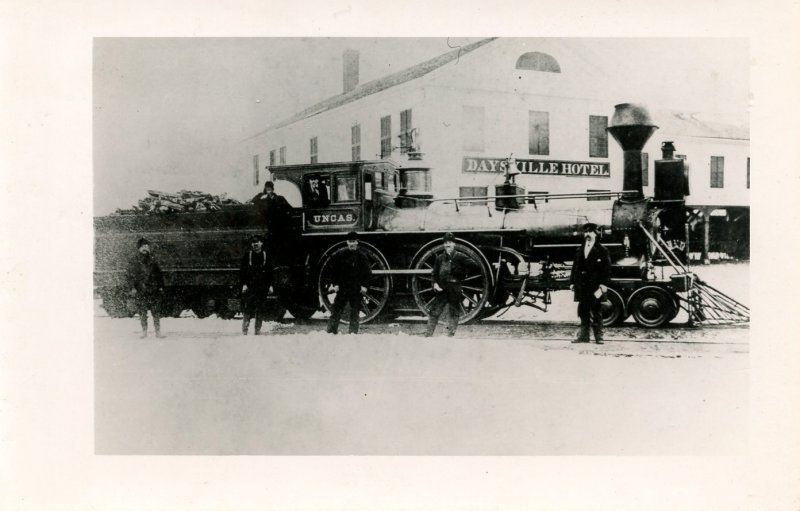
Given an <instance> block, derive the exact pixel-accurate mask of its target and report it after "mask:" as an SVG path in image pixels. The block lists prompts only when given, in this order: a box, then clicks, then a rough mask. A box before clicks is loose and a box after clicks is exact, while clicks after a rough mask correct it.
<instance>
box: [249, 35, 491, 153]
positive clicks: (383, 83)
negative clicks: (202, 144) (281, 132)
mask: <svg viewBox="0 0 800 511" xmlns="http://www.w3.org/2000/svg"><path fill="white" fill-rule="evenodd" d="M495 39H497V38H496V37H490V38H488V39H481V40H480V41H476V42H474V43H471V44H468V45H466V46H461V47H459V48H457V49H455V50H453V51H450V52H447V53H444V54H442V55H439V56H438V57H434V58H432V59H430V60H426V61H425V62H422V63H420V64H417V65H416V66H412V67H409V68H408V69H404V70H402V71H398V72H396V73H393V74H390V75H388V76H385V77H383V78H378V79H377V80H372V81H371V82H367V83H365V84H362V85H359V86H357V87H356V88H355V89H353V90H351V91H350V92H346V93H344V94H339V95H338V96H333V97H332V98H328V99H326V100H324V101H321V102H319V103H317V104H316V105H313V106H311V107H309V108H306V109H305V110H303V111H301V112H299V113H297V114H295V115H293V116H292V117H289V118H288V119H285V120H283V121H280V122H278V123H276V124H273V125H271V126H270V127H268V128H267V129H265V130H264V131H261V132H259V133H257V134H255V135H253V137H257V136H259V135H262V134H264V133H266V132H268V131H272V130H275V129H278V128H282V127H283V126H287V125H289V124H292V123H294V122H297V121H299V120H302V119H306V118H308V117H313V116H315V115H317V114H321V113H323V112H327V111H328V110H332V109H334V108H337V107H340V106H342V105H345V104H347V103H351V102H353V101H356V100H359V99H361V98H364V97H366V96H369V95H371V94H375V93H376V92H380V91H383V90H386V89H389V88H391V87H394V86H396V85H400V84H402V83H406V82H410V81H411V80H415V79H417V78H419V77H421V76H424V75H426V74H428V73H430V72H431V71H435V70H436V69H438V68H440V67H442V66H444V65H445V64H447V63H449V62H452V61H454V60H456V59H459V58H461V57H463V56H464V55H466V54H467V53H470V52H472V51H474V50H477V49H478V48H480V47H481V46H483V45H485V44H488V43H490V42H492V41H494V40H495ZM253 137H251V138H253Z"/></svg>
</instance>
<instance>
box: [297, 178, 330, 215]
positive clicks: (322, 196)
mask: <svg viewBox="0 0 800 511" xmlns="http://www.w3.org/2000/svg"><path fill="white" fill-rule="evenodd" d="M303 179H304V181H303V202H304V203H305V205H306V206H307V207H311V208H319V207H324V206H327V205H328V204H330V202H331V201H330V182H331V178H330V175H328V174H308V175H307V176H305V177H304V178H303Z"/></svg>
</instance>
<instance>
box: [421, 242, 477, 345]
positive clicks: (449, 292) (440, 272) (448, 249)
mask: <svg viewBox="0 0 800 511" xmlns="http://www.w3.org/2000/svg"><path fill="white" fill-rule="evenodd" d="M455 240H456V237H455V235H453V233H452V232H447V233H445V235H444V251H443V252H442V253H441V254H439V255H437V256H436V262H435V263H434V264H433V290H434V291H435V292H436V295H435V297H434V299H433V303H432V304H431V310H430V315H429V316H428V329H427V331H426V332H425V337H431V336H432V335H433V332H434V331H435V330H436V325H437V324H438V323H439V317H440V316H441V315H442V312H443V311H444V309H445V307H446V308H447V309H448V311H449V314H448V322H447V336H448V337H453V336H454V335H455V334H456V328H457V327H458V319H459V317H460V316H461V299H462V296H461V282H462V281H463V280H464V277H465V276H466V274H467V264H468V259H467V257H466V256H465V255H463V254H461V253H459V252H457V251H456V241H455Z"/></svg>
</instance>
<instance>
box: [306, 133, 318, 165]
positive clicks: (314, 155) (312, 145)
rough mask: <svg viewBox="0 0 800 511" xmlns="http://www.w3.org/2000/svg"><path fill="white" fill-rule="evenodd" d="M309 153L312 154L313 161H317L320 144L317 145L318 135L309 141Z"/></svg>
mask: <svg viewBox="0 0 800 511" xmlns="http://www.w3.org/2000/svg"><path fill="white" fill-rule="evenodd" d="M309 145H310V148H309V151H308V152H309V154H310V155H311V163H317V161H318V160H319V146H318V145H317V137H311V140H310V141H309Z"/></svg>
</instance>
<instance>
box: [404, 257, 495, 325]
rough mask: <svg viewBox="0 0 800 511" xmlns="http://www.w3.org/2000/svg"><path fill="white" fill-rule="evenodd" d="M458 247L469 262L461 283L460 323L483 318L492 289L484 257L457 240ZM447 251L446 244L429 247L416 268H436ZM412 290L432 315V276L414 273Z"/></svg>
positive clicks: (424, 309) (433, 293)
mask: <svg viewBox="0 0 800 511" xmlns="http://www.w3.org/2000/svg"><path fill="white" fill-rule="evenodd" d="M456 250H457V251H458V252H460V253H461V254H463V255H465V256H467V258H468V259H469V265H468V270H467V276H466V277H465V278H464V280H463V281H462V283H461V316H460V317H459V320H458V321H459V323H467V322H469V321H472V320H473V319H481V317H483V314H484V313H486V312H487V311H486V309H485V307H486V303H487V302H488V301H489V295H490V288H491V274H490V273H489V267H488V265H486V264H485V262H484V258H483V257H481V255H480V254H479V253H478V251H477V250H475V249H474V248H472V247H469V246H467V245H465V244H463V243H460V242H458V241H457V242H456ZM443 251H444V246H443V245H441V244H437V245H435V246H432V247H431V248H429V249H428V250H426V251H425V252H424V253H423V254H422V255H421V256H420V257H419V258H418V259H417V262H416V264H414V269H415V270H433V265H434V263H435V262H436V256H438V255H439V254H441V253H442V252H443ZM411 289H412V292H413V293H414V300H415V301H416V302H417V307H419V309H420V310H421V311H422V312H424V313H425V315H426V316H429V315H430V308H431V304H432V303H433V299H434V298H435V297H436V292H435V291H434V290H433V277H432V276H431V275H430V274H428V275H424V274H423V275H414V276H413V277H412V278H411ZM494 312H496V311H494Z"/></svg>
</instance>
